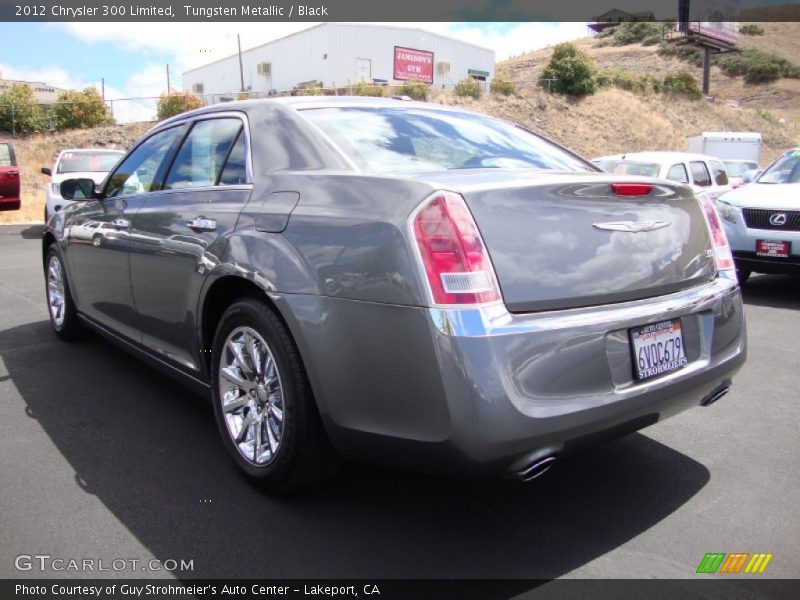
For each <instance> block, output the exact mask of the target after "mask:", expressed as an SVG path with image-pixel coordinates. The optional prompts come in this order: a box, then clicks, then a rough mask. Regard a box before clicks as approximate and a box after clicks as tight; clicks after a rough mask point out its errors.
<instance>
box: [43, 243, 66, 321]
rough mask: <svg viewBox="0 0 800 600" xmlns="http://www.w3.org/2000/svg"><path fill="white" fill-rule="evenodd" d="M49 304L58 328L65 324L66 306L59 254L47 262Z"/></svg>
mask: <svg viewBox="0 0 800 600" xmlns="http://www.w3.org/2000/svg"><path fill="white" fill-rule="evenodd" d="M47 305H48V308H49V309H50V316H51V317H53V323H55V326H56V328H57V329H60V328H61V326H62V325H64V315H65V311H66V306H65V304H64V272H63V270H62V269H61V261H60V260H58V257H57V256H51V257H50V260H49V261H48V262H47Z"/></svg>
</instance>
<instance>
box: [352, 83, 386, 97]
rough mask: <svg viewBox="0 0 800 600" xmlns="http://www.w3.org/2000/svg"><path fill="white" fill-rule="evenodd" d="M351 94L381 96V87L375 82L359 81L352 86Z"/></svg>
mask: <svg viewBox="0 0 800 600" xmlns="http://www.w3.org/2000/svg"><path fill="white" fill-rule="evenodd" d="M353 96H373V97H380V96H383V88H382V87H381V86H379V85H378V84H375V83H367V82H366V81H359V82H358V83H357V84H355V85H354V86H353Z"/></svg>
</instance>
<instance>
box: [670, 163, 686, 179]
mask: <svg viewBox="0 0 800 600" xmlns="http://www.w3.org/2000/svg"><path fill="white" fill-rule="evenodd" d="M667 179H671V180H672V181H680V182H681V183H689V175H688V174H687V173H686V167H685V166H684V165H683V163H678V164H677V165H672V166H671V167H670V168H669V171H667Z"/></svg>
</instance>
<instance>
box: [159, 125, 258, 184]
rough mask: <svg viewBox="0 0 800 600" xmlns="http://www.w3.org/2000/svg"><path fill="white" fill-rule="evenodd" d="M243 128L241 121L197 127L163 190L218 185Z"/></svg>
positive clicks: (182, 146)
mask: <svg viewBox="0 0 800 600" xmlns="http://www.w3.org/2000/svg"><path fill="white" fill-rule="evenodd" d="M241 128H242V122H241V121H240V120H239V119H209V120H207V121H199V122H198V123H195V125H194V127H192V130H191V131H190V132H189V135H188V136H186V139H185V140H184V142H183V144H182V145H181V149H180V150H179V151H178V155H177V156H176V157H175V162H173V163H172V167H171V168H170V170H169V173H168V174H167V180H166V183H165V185H164V189H167V190H176V189H183V188H195V187H210V186H213V185H216V183H217V178H218V176H219V174H220V172H221V171H222V166H223V165H224V163H225V160H226V159H227V158H228V153H229V152H230V150H231V146H233V143H234V141H235V140H236V137H237V136H238V135H239V131H240V130H241Z"/></svg>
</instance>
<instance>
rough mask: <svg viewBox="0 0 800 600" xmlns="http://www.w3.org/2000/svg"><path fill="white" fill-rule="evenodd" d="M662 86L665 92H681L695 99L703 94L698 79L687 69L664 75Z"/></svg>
mask: <svg viewBox="0 0 800 600" xmlns="http://www.w3.org/2000/svg"><path fill="white" fill-rule="evenodd" d="M662 88H663V90H664V93H668V94H680V95H683V96H688V97H689V98H692V99H695V100H696V99H699V98H700V97H701V96H702V92H701V91H700V86H699V85H698V84H697V79H695V77H694V75H692V74H691V73H687V72H686V71H680V72H678V73H673V74H671V75H667V76H666V77H664V83H663V85H662Z"/></svg>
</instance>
